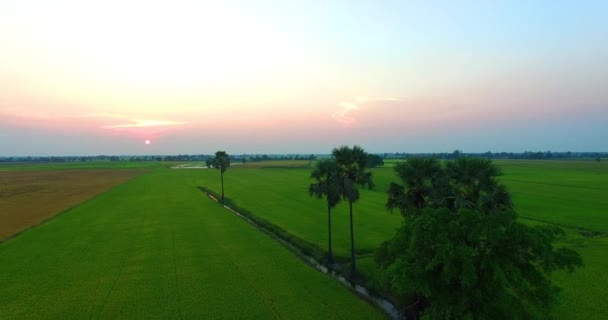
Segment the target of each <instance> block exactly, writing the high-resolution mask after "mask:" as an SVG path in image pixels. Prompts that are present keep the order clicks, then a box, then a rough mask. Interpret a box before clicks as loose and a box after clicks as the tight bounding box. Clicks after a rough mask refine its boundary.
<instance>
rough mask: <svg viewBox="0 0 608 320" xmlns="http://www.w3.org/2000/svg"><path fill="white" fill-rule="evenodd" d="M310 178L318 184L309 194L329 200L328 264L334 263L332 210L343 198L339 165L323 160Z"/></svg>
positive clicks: (310, 188)
mask: <svg viewBox="0 0 608 320" xmlns="http://www.w3.org/2000/svg"><path fill="white" fill-rule="evenodd" d="M310 177H311V178H313V179H315V181H316V183H312V184H310V187H309V188H308V193H309V194H310V196H314V197H315V198H317V199H322V198H323V197H325V198H326V199H327V230H328V249H327V263H328V264H333V263H334V256H333V251H332V246H331V208H334V207H335V206H336V205H337V204H338V203H339V202H340V197H341V192H340V179H339V172H338V164H337V163H336V161H335V160H333V159H331V160H330V159H323V160H320V161H318V162H317V163H316V165H315V168H314V170H313V171H312V173H311V174H310Z"/></svg>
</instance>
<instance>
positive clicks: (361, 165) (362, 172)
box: [332, 145, 374, 278]
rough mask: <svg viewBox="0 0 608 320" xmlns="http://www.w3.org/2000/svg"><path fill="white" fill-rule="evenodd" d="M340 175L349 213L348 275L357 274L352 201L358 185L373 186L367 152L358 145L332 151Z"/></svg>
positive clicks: (355, 195) (357, 194) (357, 195)
mask: <svg viewBox="0 0 608 320" xmlns="http://www.w3.org/2000/svg"><path fill="white" fill-rule="evenodd" d="M332 155H333V157H334V159H335V160H336V163H337V165H338V172H339V175H340V191H341V193H342V198H343V199H344V200H347V201H348V205H349V213H350V260H351V263H350V277H351V278H354V277H356V275H357V267H356V260H355V237H354V230H353V202H356V201H357V200H359V197H360V194H359V187H365V186H367V187H368V188H369V189H372V188H373V187H374V183H373V181H372V174H371V172H368V171H367V170H366V169H367V153H366V152H365V150H363V148H361V147H360V146H357V145H355V146H353V147H352V148H349V147H348V146H341V147H339V148H335V149H333V151H332Z"/></svg>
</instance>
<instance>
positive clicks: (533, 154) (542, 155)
mask: <svg viewBox="0 0 608 320" xmlns="http://www.w3.org/2000/svg"><path fill="white" fill-rule="evenodd" d="M379 155H381V156H382V158H383V159H409V158H417V157H423V158H437V159H443V160H451V159H457V158H459V157H474V158H486V159H524V160H551V159H596V160H597V159H600V158H606V157H608V152H571V151H567V152H551V151H524V152H491V151H488V152H482V153H464V152H462V151H461V150H454V151H452V152H442V153H407V152H395V153H383V154H379Z"/></svg>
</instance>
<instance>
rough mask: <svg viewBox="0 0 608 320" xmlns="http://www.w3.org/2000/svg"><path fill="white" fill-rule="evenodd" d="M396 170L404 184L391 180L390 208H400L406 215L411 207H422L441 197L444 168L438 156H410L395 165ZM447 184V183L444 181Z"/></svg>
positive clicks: (388, 206)
mask: <svg viewBox="0 0 608 320" xmlns="http://www.w3.org/2000/svg"><path fill="white" fill-rule="evenodd" d="M395 172H396V173H397V175H398V176H399V178H401V180H402V181H403V184H404V185H399V184H397V183H394V182H391V184H390V185H389V191H388V201H387V203H386V206H387V208H389V209H391V210H392V209H399V210H400V211H401V214H403V215H405V214H406V212H407V211H408V210H410V209H413V208H416V209H420V208H423V207H425V206H426V205H427V203H429V202H431V203H432V202H437V201H438V199H440V198H441V195H439V194H438V192H439V191H440V190H441V188H438V186H439V185H440V184H442V182H440V181H439V180H440V179H442V178H443V175H442V168H441V164H440V163H439V160H437V158H409V159H408V160H407V161H405V162H401V163H398V164H397V165H396V166H395ZM443 184H445V183H443Z"/></svg>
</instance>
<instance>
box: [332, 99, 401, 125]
mask: <svg viewBox="0 0 608 320" xmlns="http://www.w3.org/2000/svg"><path fill="white" fill-rule="evenodd" d="M394 101H399V99H396V98H390V97H385V98H370V97H356V98H355V99H353V100H352V101H344V102H340V103H339V104H338V106H339V107H340V108H341V110H339V111H336V112H334V113H333V114H332V115H331V117H332V118H334V119H335V120H336V121H338V123H340V124H341V125H342V126H344V127H351V126H353V125H355V124H356V123H357V119H356V118H355V117H354V116H353V111H356V110H359V109H361V107H363V106H364V105H366V104H369V103H371V102H394Z"/></svg>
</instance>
